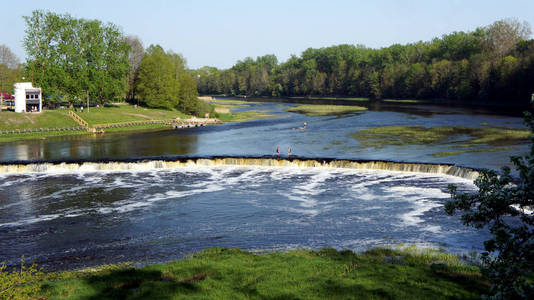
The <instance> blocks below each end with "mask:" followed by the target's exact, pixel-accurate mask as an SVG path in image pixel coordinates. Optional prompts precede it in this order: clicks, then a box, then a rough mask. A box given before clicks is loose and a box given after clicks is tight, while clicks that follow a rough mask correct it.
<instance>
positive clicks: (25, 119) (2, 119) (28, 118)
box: [0, 109, 79, 130]
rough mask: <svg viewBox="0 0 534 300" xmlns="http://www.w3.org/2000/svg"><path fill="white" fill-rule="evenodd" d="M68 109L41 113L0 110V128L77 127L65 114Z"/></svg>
mask: <svg viewBox="0 0 534 300" xmlns="http://www.w3.org/2000/svg"><path fill="white" fill-rule="evenodd" d="M67 113H68V110H63V109H57V110H43V112H41V113H16V112H12V111H2V112H0V130H7V129H29V128H52V127H78V126H79V125H78V123H76V122H74V120H73V119H72V118H71V117H69V116H68V115H67Z"/></svg>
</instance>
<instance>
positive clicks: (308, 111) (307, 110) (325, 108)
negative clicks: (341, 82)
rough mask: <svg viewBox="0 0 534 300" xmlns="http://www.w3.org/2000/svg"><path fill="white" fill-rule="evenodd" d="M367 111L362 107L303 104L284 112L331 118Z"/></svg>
mask: <svg viewBox="0 0 534 300" xmlns="http://www.w3.org/2000/svg"><path fill="white" fill-rule="evenodd" d="M363 110H367V108H366V107H362V106H345V105H312V104H305V105H299V106H295V107H291V108H288V109H286V111H289V112H294V113H299V114H305V115H307V116H311V117H316V116H331V115H341V114H346V113H351V112H358V111H363Z"/></svg>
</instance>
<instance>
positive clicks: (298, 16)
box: [0, 0, 534, 68]
mask: <svg viewBox="0 0 534 300" xmlns="http://www.w3.org/2000/svg"><path fill="white" fill-rule="evenodd" d="M34 9H45V10H49V11H52V12H56V13H69V14H71V15H72V16H74V17H76V18H86V19H98V20H101V21H104V22H112V23H114V24H116V25H119V26H120V27H121V28H122V30H123V31H124V33H125V34H127V35H137V36H138V37H139V38H140V39H141V40H142V42H143V44H144V46H145V47H147V46H149V45H150V44H160V45H161V46H163V47H164V48H165V49H166V50H173V51H174V52H177V53H181V54H182V55H183V56H184V57H185V58H186V60H187V63H188V66H189V67H191V68H198V67H201V66H205V65H209V66H215V67H219V68H228V67H231V66H232V65H233V64H234V63H235V62H236V61H237V60H240V59H244V58H245V57H247V56H251V57H253V58H255V57H257V56H261V55H265V54H275V55H276V56H277V57H278V60H279V61H285V60H286V59H287V58H289V56H290V55H291V54H296V55H300V53H301V52H302V51H304V50H305V49H307V48H309V47H313V48H320V47H326V46H332V45H338V44H363V45H365V46H368V47H373V48H379V47H385V46H389V45H391V44H394V43H402V44H405V43H410V42H416V41H420V40H424V41H426V40H430V39H432V38H433V37H438V36H441V35H443V34H446V33H451V32H453V31H471V30H474V29H475V28H477V27H480V26H486V25H489V24H491V23H493V22H494V21H496V20H500V19H504V18H509V17H512V18H517V19H519V20H520V21H527V22H528V23H530V24H531V25H532V26H534V0H506V1H503V0H425V1H423V0H398V1H396V0H374V1H372V0H368V1H360V0H353V1H348V0H347V1H345V0H324V1H316V0H294V1H292V0H285V1H284V0H263V1H253V0H248V1H246V0H218V1H217V0H213V1H210V0H197V1H193V0H175V1H171V0H142V1H139V0H128V1H123V0H105V1H103V0H90V1H81V0H0V13H1V14H2V16H3V17H2V18H3V19H2V22H1V23H0V44H5V45H7V46H8V47H9V48H10V49H11V50H12V51H13V52H14V53H15V54H16V55H17V56H18V57H19V59H20V60H21V61H23V60H24V59H25V52H24V49H23V48H22V39H23V38H24V30H25V23H24V20H23V18H22V16H29V15H30V14H31V12H32V10H34Z"/></svg>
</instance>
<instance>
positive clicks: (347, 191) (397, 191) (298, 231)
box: [0, 103, 526, 270]
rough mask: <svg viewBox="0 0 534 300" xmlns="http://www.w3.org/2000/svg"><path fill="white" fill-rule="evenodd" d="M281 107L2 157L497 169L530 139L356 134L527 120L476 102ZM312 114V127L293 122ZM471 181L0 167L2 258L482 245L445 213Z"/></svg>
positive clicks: (139, 257) (478, 234) (66, 264)
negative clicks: (495, 145) (459, 143)
mask: <svg viewBox="0 0 534 300" xmlns="http://www.w3.org/2000/svg"><path fill="white" fill-rule="evenodd" d="M291 105H293V104H287V103H286V104H283V103H264V104H255V105H252V106H250V107H245V108H241V109H244V110H246V109H256V110H271V111H273V114H275V115H276V116H277V117H276V118H272V119H267V120H258V121H250V122H243V123H233V124H224V125H217V126H209V127H201V128H192V129H184V130H165V131H151V132H143V133H127V134H124V133H121V134H105V135H104V136H95V137H93V136H73V137H61V138H52V139H45V140H37V141H35V140H34V141H21V142H13V143H5V144H1V145H0V160H1V161H3V162H4V163H7V162H12V161H28V160H32V161H49V160H54V161H62V160H97V161H98V160H110V159H111V160H113V159H124V158H149V157H161V156H164V157H166V158H167V159H172V158H173V157H178V156H180V157H181V156H213V155H217V156H225V155H232V156H265V155H267V156H271V155H273V154H274V151H275V149H276V147H279V148H280V149H282V156H285V155H286V154H285V151H286V149H287V148H288V147H291V148H292V152H293V153H294V154H295V155H298V156H300V157H308V158H313V157H331V158H347V159H367V160H395V161H411V162H432V163H436V162H446V163H453V164H459V165H464V166H470V167H476V168H481V167H483V168H498V167H499V166H501V165H504V164H508V156H509V155H511V154H520V153H521V152H524V151H526V145H515V146H514V147H513V149H510V150H505V151H498V152H488V153H481V152H476V153H474V152H473V153H463V154H460V155H457V156H448V157H439V158H438V157H435V156H432V154H433V153H435V152H438V151H445V150H447V149H450V148H449V147H450V144H443V145H418V146H403V147H384V148H380V149H374V148H370V149H368V148H362V147H361V146H360V144H359V142H358V141H357V140H355V139H352V138H351V137H350V134H351V133H353V132H355V131H357V130H359V129H362V128H369V127H374V126H382V125H425V126H441V125H462V126H469V127H481V126H485V125H483V124H485V123H490V124H491V125H492V126H506V127H518V128H519V127H522V119H521V118H520V117H517V116H505V115H498V114H493V113H488V112H480V111H473V110H469V109H465V108H445V107H433V106H415V105H414V106H411V107H410V108H409V109H405V108H403V109H393V108H387V109H384V108H380V109H372V110H369V111H365V112H361V113H357V114H349V115H343V116H328V117H307V116H303V115H298V114H292V113H287V112H285V111H284V109H285V108H287V107H288V106H291ZM303 122H307V123H308V126H307V129H306V130H298V129H297V130H295V129H294V128H298V127H300V126H302V124H303ZM449 184H455V185H457V186H458V187H459V189H460V190H462V191H473V190H474V185H473V184H472V182H471V181H469V180H466V179H463V178H459V177H453V176H448V175H440V174H428V173H427V174H425V173H410V172H394V171H388V170H353V169H338V168H314V167H310V168H299V167H294V166H286V167H284V166H282V167H269V166H231V165H220V166H217V165H213V166H201V165H190V166H182V167H173V168H156V169H153V168H152V169H151V168H148V169H146V170H144V169H142V168H133V169H132V170H109V169H108V170H99V169H83V168H80V169H78V170H65V171H61V172H57V171H53V172H51V171H46V170H44V171H42V172H15V173H4V174H0V261H7V263H8V265H16V264H17V261H18V259H19V258H20V256H21V255H25V258H26V260H28V261H36V262H37V263H38V264H39V265H40V266H43V267H44V268H45V269H46V270H65V269H76V268H81V267H86V266H92V265H97V264H102V263H114V262H121V261H139V262H141V263H151V262H162V261H168V260H171V259H176V258H180V257H183V255H184V254H187V253H191V252H194V251H197V250H200V249H204V248H206V247H212V246H226V247H240V248H244V249H248V250H252V251H259V252H262V251H273V250H285V249H293V248H299V247H310V248H315V249H317V248H322V247H335V248H339V249H344V248H347V249H353V250H357V251H361V250H365V249H367V248H368V247H372V246H378V245H388V244H399V243H413V244H418V245H422V246H431V247H441V248H444V249H446V250H448V251H452V252H463V253H465V252H470V251H481V250H482V249H483V244H482V242H483V241H484V240H485V239H487V238H488V233H487V232H486V231H484V230H482V231H479V230H474V229H472V228H468V227H465V226H463V225H462V223H461V221H460V220H459V217H458V216H452V217H451V216H447V215H446V214H445V213H444V210H443V204H444V203H445V202H446V201H447V200H448V199H449V194H448V192H447V186H448V185H449Z"/></svg>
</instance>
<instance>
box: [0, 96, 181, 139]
mask: <svg viewBox="0 0 534 300" xmlns="http://www.w3.org/2000/svg"><path fill="white" fill-rule="evenodd" d="M68 111H69V110H68V109H57V110H44V111H43V112H42V113H15V112H10V111H3V112H0V130H9V129H30V128H55V127H79V125H78V123H76V122H75V121H74V120H73V119H72V118H71V117H69V116H68ZM77 113H78V115H79V116H80V117H81V118H82V119H84V120H85V121H87V123H88V124H89V126H95V125H99V124H109V123H123V122H135V121H146V120H169V119H175V118H189V117H190V116H189V115H185V114H183V113H181V112H179V111H175V110H165V109H156V108H145V107H137V108H136V107H135V106H133V105H129V104H126V103H119V104H114V105H110V106H106V107H98V108H97V107H92V108H90V110H89V112H87V110H84V112H83V113H82V112H80V111H78V112H77ZM155 128H168V125H165V124H146V125H137V126H130V127H119V128H109V129H106V130H105V131H106V132H115V131H132V130H143V129H155ZM74 134H87V131H72V130H70V131H54V132H38V133H21V134H7V135H0V142H10V141H16V140H24V139H40V138H46V137H51V136H63V135H74Z"/></svg>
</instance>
